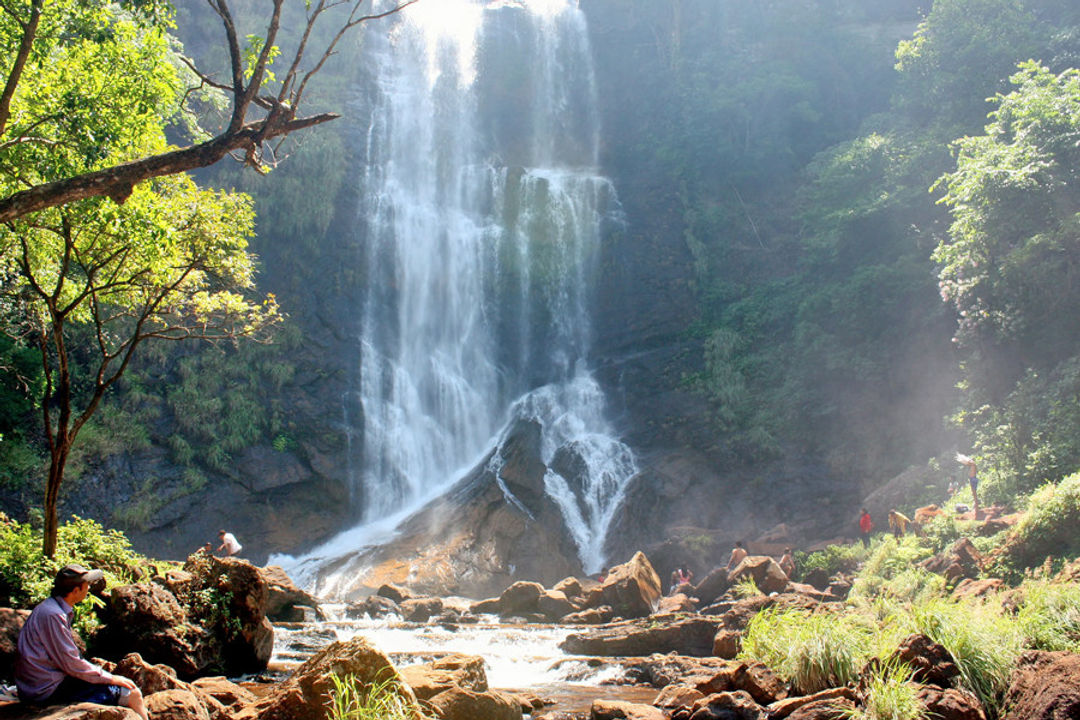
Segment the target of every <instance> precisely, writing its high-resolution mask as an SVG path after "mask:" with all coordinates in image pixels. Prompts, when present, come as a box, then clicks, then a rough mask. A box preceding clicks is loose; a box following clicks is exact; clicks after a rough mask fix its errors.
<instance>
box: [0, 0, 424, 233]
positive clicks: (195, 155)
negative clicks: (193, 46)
mask: <svg viewBox="0 0 1080 720" xmlns="http://www.w3.org/2000/svg"><path fill="white" fill-rule="evenodd" d="M416 1H417V0H402V1H401V2H400V3H398V4H396V5H394V6H392V7H390V8H388V9H386V10H384V11H379V12H372V13H370V14H365V13H363V12H362V9H363V7H364V6H365V0H308V2H307V3H306V4H305V9H304V20H303V22H302V23H300V27H301V28H302V30H301V32H300V33H299V35H298V39H297V41H296V43H295V46H294V47H293V50H292V53H291V57H290V59H289V61H288V64H287V67H286V68H285V71H284V73H283V74H282V76H281V77H280V79H279V78H277V77H276V76H275V74H274V73H273V72H272V70H271V65H273V64H274V63H275V62H276V60H277V59H279V58H280V57H282V50H281V48H280V47H279V46H278V45H277V44H276V43H277V42H278V40H279V34H280V30H281V24H282V16H283V12H284V10H285V0H272V8H271V12H270V16H269V19H268V20H267V21H266V25H265V27H264V28H263V33H262V35H252V34H248V35H247V36H246V39H247V42H246V44H242V38H241V34H240V30H239V27H238V22H237V18H236V16H235V14H234V12H233V11H232V9H231V7H230V5H229V0H207V2H208V3H209V5H210V7H211V8H212V10H213V12H214V13H215V14H216V15H217V17H218V18H219V19H220V20H221V24H222V27H223V29H224V32H225V49H226V54H227V58H228V69H227V72H228V74H229V77H228V79H227V80H225V81H221V80H218V79H216V78H214V77H213V76H212V75H210V74H208V73H205V72H202V71H201V70H200V69H199V68H198V67H197V66H196V65H195V63H194V62H192V61H191V60H190V59H187V58H182V57H180V58H179V59H180V60H181V61H182V62H183V63H184V65H185V66H186V67H187V69H188V70H189V71H190V73H191V77H193V78H194V79H195V80H196V84H193V85H191V86H189V87H188V88H186V91H185V92H184V93H183V95H181V96H180V102H179V103H178V104H177V105H176V107H174V108H173V112H174V114H173V117H171V118H169V119H170V120H176V119H179V118H183V119H184V120H185V121H186V123H185V125H186V126H187V129H188V130H191V131H193V133H192V136H193V138H194V139H195V142H193V144H190V145H188V146H185V147H181V148H158V149H157V150H156V151H155V152H152V153H149V154H145V155H139V156H135V157H129V158H123V159H120V158H115V157H111V158H110V159H109V161H107V162H99V163H92V164H91V165H90V166H88V167H85V168H81V169H79V170H77V171H76V170H73V169H71V168H52V167H49V166H45V167H32V166H26V165H23V164H21V163H17V162H16V163H11V162H8V158H6V157H4V156H5V155H8V154H9V153H10V152H11V151H13V150H16V149H18V148H19V147H21V146H23V145H27V144H40V143H42V142H48V140H46V139H45V138H43V137H42V136H41V135H40V134H39V131H40V130H41V129H42V128H43V127H51V128H53V129H62V130H63V131H64V134H67V133H70V132H73V131H76V132H77V128H74V127H65V126H66V125H67V124H68V120H69V118H66V117H64V116H49V115H46V114H45V113H42V112H34V111H32V109H31V108H26V107H25V106H24V114H23V115H22V116H21V117H20V116H19V113H17V112H14V111H13V107H14V106H15V105H17V104H18V102H19V97H20V95H24V94H26V92H27V87H26V86H27V84H28V83H27V80H28V76H29V75H31V74H32V72H30V71H31V69H32V67H33V65H34V64H35V63H47V62H51V61H53V59H54V58H53V56H54V55H55V54H56V53H57V52H62V48H63V47H64V45H65V44H66V43H68V42H70V41H71V39H72V35H73V34H74V35H75V37H76V38H77V39H80V40H87V39H90V40H93V39H94V37H95V36H96V34H100V33H102V32H105V33H106V34H108V31H109V30H110V29H111V28H112V27H113V21H114V20H115V18H112V17H110V15H111V14H112V13H113V12H114V10H113V9H111V8H110V7H107V6H105V4H104V3H102V6H101V7H97V8H95V7H93V5H94V3H85V4H84V3H80V2H77V0H57V1H56V2H50V3H48V4H46V3H45V0H21V2H10V3H7V2H5V3H0V43H2V45H3V47H4V52H3V59H4V61H5V63H6V65H7V66H8V67H10V68H11V69H10V70H9V71H8V74H7V77H6V79H5V83H4V88H3V91H2V92H0V164H2V165H3V170H4V173H5V175H6V178H5V184H6V186H7V187H6V188H4V193H3V195H4V196H3V197H2V199H0V222H10V221H12V220H15V219H17V218H21V217H23V216H25V215H27V214H29V213H34V212H39V211H41V210H45V209H48V208H51V207H57V206H60V205H64V204H67V203H71V202H74V201H77V200H81V199H85V198H89V197H109V198H111V199H112V200H114V201H115V202H116V203H118V204H120V203H123V202H124V201H125V200H126V199H127V198H128V197H129V196H130V195H131V192H132V189H133V188H134V187H135V185H136V184H138V183H139V182H142V181H145V180H149V179H151V178H155V177H162V176H165V175H172V174H176V173H181V172H186V171H189V170H194V169H197V168H202V167H208V166H210V165H213V164H214V163H216V162H218V161H219V160H221V159H222V158H224V157H225V156H226V155H229V154H232V153H237V152H239V153H241V154H242V157H243V161H244V162H245V163H246V164H247V165H250V166H251V167H253V168H255V169H257V170H265V169H267V168H269V167H272V166H273V164H274V163H275V160H274V158H276V157H277V156H278V154H279V153H278V145H277V144H279V143H280V141H281V140H283V139H284V138H285V137H286V136H288V135H289V134H290V133H293V132H296V131H298V130H302V129H305V128H309V127H313V126H315V125H319V124H322V123H325V122H328V121H330V120H333V119H335V118H337V117H338V115H336V114H335V113H317V114H314V115H308V116H303V115H301V114H300V108H301V105H302V102H303V100H304V96H305V92H306V91H307V90H308V84H309V82H310V81H311V80H312V78H313V77H314V76H315V75H316V74H317V73H318V72H319V71H320V70H321V69H322V67H323V66H324V65H325V63H326V61H327V60H328V59H329V58H330V57H331V56H332V55H333V54H334V52H335V49H336V47H337V45H338V43H339V42H340V41H341V39H342V38H343V37H344V36H345V35H346V34H347V33H348V32H349V31H350V30H352V29H354V28H356V27H358V26H359V25H361V24H362V23H364V22H367V21H369V20H374V19H378V18H383V17H386V16H389V15H392V14H394V13H396V12H398V11H400V10H401V9H403V8H405V7H407V6H409V5H411V4H413V3H414V2H416ZM120 9H121V11H123V12H124V13H126V14H128V15H130V16H131V17H134V18H136V19H138V20H139V21H140V22H141V23H143V24H145V25H147V26H150V27H153V28H156V29H158V30H160V31H164V30H165V29H168V28H169V27H170V26H171V22H172V20H171V12H170V11H169V9H168V5H167V4H166V3H165V2H164V0H124V2H122V3H121V5H120ZM324 20H325V21H327V22H329V23H335V24H334V25H333V27H334V28H335V29H334V30H333V31H332V32H331V33H330V36H329V40H328V41H326V42H325V44H323V45H322V46H321V48H320V49H317V50H315V51H314V52H313V51H312V48H311V47H310V44H311V43H312V42H314V38H315V36H316V30H317V29H320V28H322V27H323V25H325V24H326V23H324ZM284 57H289V56H288V55H285V56H284ZM112 79H114V80H116V79H119V78H118V76H115V75H114V76H113V78H112ZM68 81H69V82H75V81H77V79H76V78H68ZM275 86H276V89H274V87H275ZM205 90H216V91H218V92H220V93H222V94H223V96H224V97H225V98H227V102H228V105H229V110H228V121H227V122H226V123H225V124H224V125H223V126H222V129H221V130H220V132H218V133H217V134H216V135H213V136H209V135H208V134H206V133H204V132H202V131H201V130H199V129H198V127H197V125H195V123H194V122H192V119H193V117H194V114H193V112H192V111H193V103H194V102H195V100H196V99H197V98H198V97H200V95H201V94H200V92H198V91H205ZM203 97H205V96H203ZM98 112H106V113H108V108H98ZM115 119H120V118H115ZM19 120H21V121H19ZM272 142H274V143H276V144H273V145H272V144H271V143H272ZM53 147H55V145H54V146H53Z"/></svg>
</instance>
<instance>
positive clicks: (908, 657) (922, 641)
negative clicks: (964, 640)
mask: <svg viewBox="0 0 1080 720" xmlns="http://www.w3.org/2000/svg"><path fill="white" fill-rule="evenodd" d="M893 658H894V659H896V660H899V661H900V662H902V663H905V664H906V665H908V666H909V667H911V669H912V670H914V671H915V672H914V674H913V675H912V680H914V681H915V682H919V683H924V684H926V685H938V686H940V687H949V686H950V685H951V684H952V683H951V681H952V679H953V678H954V677H956V676H957V675H959V674H960V669H959V668H958V667H956V663H955V662H954V661H953V657H952V655H950V654H949V651H948V650H946V649H945V647H944V646H943V645H939V644H938V643H936V642H934V641H933V640H931V639H930V638H928V637H926V636H925V635H909V636H908V637H906V638H904V639H903V640H902V641H901V642H900V646H899V647H898V648H897V650H896V652H895V653H893Z"/></svg>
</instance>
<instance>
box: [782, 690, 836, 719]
mask: <svg viewBox="0 0 1080 720" xmlns="http://www.w3.org/2000/svg"><path fill="white" fill-rule="evenodd" d="M842 700H845V701H847V702H848V703H854V702H855V692H854V691H853V690H852V689H851V688H847V687H842V688H831V689H829V690H822V691H821V692H816V693H814V694H813V695H800V696H798V697H793V698H786V699H784V700H777V701H776V702H774V703H772V704H770V705H769V720H784V718H786V717H788V716H789V715H791V714H792V713H794V712H795V711H796V710H798V709H800V708H802V707H805V706H807V705H810V704H813V703H818V704H819V707H820V706H823V705H828V704H829V703H830V702H834V703H835V702H837V701H842Z"/></svg>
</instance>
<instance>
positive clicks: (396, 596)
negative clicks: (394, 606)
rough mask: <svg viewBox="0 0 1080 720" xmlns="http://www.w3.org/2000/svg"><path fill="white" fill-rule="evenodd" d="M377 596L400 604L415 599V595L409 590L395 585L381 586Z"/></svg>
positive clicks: (384, 584) (376, 592) (385, 584)
mask: <svg viewBox="0 0 1080 720" xmlns="http://www.w3.org/2000/svg"><path fill="white" fill-rule="evenodd" d="M375 594H376V595H378V596H379V597H384V598H389V599H390V600H393V601H394V602H395V603H399V604H400V603H402V602H404V601H405V600H411V599H412V598H413V594H412V592H410V591H409V589H408V588H406V587H402V586H401V585H395V584H393V583H383V584H382V585H380V586H379V589H378V590H376V591H375Z"/></svg>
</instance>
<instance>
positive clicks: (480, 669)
mask: <svg viewBox="0 0 1080 720" xmlns="http://www.w3.org/2000/svg"><path fill="white" fill-rule="evenodd" d="M400 672H401V677H402V679H403V680H404V681H405V682H406V683H407V684H408V685H409V687H411V688H412V690H413V693H415V695H416V697H417V698H418V699H420V700H430V699H431V698H433V697H435V696H436V695H438V694H439V693H441V692H444V691H446V690H449V689H451V688H454V687H462V688H465V689H466V690H472V691H473V692H485V691H486V690H487V689H488V684H487V673H485V672H484V658H482V657H479V656H476V655H460V654H457V653H454V654H452V655H447V656H445V657H441V658H438V659H436V660H433V661H431V662H429V663H423V664H419V665H407V666H405V667H403V668H401V671H400Z"/></svg>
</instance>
